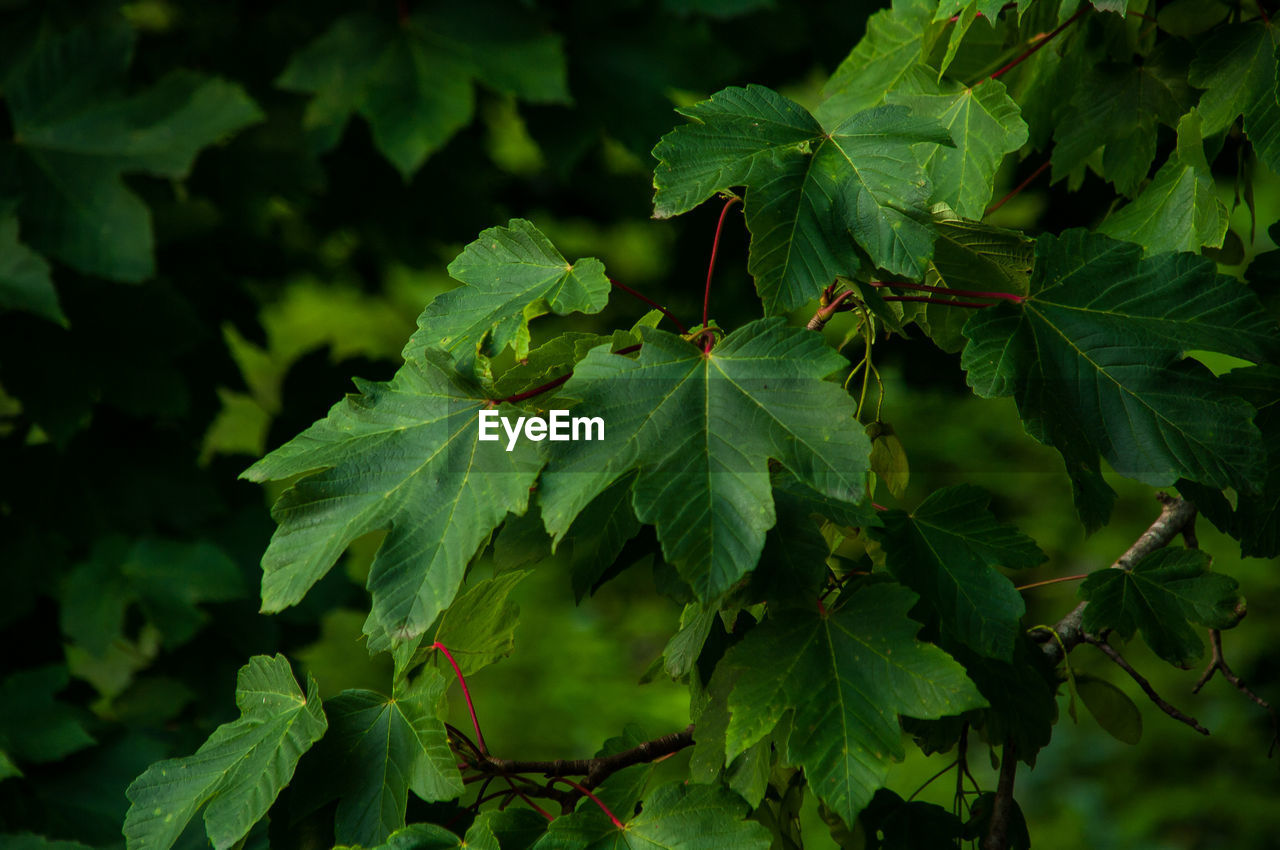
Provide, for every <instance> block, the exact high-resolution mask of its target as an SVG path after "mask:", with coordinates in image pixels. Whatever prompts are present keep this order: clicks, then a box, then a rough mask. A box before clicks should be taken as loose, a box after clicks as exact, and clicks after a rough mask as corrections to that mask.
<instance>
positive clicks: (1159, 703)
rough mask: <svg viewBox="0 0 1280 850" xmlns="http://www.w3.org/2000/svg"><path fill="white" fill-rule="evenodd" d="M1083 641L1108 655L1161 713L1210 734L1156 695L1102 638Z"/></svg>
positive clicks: (1142, 678) (1144, 680) (1200, 731)
mask: <svg viewBox="0 0 1280 850" xmlns="http://www.w3.org/2000/svg"><path fill="white" fill-rule="evenodd" d="M1083 640H1084V642H1085V643H1089V644H1092V645H1093V646H1096V647H1097V648H1098V649H1100V650H1102V651H1103V653H1104V654H1106V656H1107V657H1108V658H1110V659H1111V660H1112V661H1114V662H1115V663H1116V666H1117V667H1119V668H1120V669H1121V670H1123V671H1124V672H1126V673H1128V674H1129V678H1131V679H1133V681H1135V682H1137V683H1138V687H1140V688H1142V691H1143V693H1145V694H1146V695H1147V696H1148V697H1150V698H1151V701H1152V702H1154V703H1155V704H1156V707H1157V708H1159V709H1160V710H1161V711H1163V712H1164V713H1165V714H1167V715H1169V716H1170V717H1172V718H1173V719H1174V720H1177V721H1179V722H1180V723H1185V724H1187V725H1188V726H1190V727H1191V728H1192V729H1194V730H1196V731H1197V732H1199V733H1200V734H1201V735H1208V734H1209V730H1208V729H1206V728H1204V727H1203V726H1201V725H1200V724H1199V722H1197V721H1196V719H1195V718H1194V717H1191V716H1190V715H1187V714H1183V713H1182V712H1181V711H1179V710H1178V709H1177V708H1176V707H1174V706H1173V705H1171V704H1169V703H1168V702H1166V701H1165V699H1164V698H1163V697H1161V696H1160V695H1159V694H1158V693H1156V689H1155V688H1153V687H1151V683H1150V682H1148V681H1147V680H1146V678H1145V677H1144V676H1143V675H1142V674H1141V673H1139V672H1138V671H1137V670H1135V669H1133V665H1131V664H1130V663H1129V662H1128V661H1125V660H1124V656H1123V655H1121V654H1120V652H1119V650H1117V649H1116V648H1115V647H1114V646H1112V645H1111V644H1109V643H1107V642H1106V641H1105V640H1102V639H1101V638H1097V637H1094V636H1093V635H1089V634H1086V635H1084V637H1083Z"/></svg>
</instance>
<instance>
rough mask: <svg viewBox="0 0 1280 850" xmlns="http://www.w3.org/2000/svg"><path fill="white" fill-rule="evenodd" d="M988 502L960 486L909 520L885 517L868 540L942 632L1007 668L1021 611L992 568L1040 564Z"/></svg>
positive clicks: (1041, 557)
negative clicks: (932, 615) (935, 617)
mask: <svg viewBox="0 0 1280 850" xmlns="http://www.w3.org/2000/svg"><path fill="white" fill-rule="evenodd" d="M990 498H991V497H990V496H989V495H988V494H987V493H986V492H985V491H983V490H981V489H980V488H978V487H974V486H971V485H967V484H962V485H960V486H958V487H948V488H946V489H944V490H938V491H937V492H935V493H933V494H932V495H931V496H929V498H927V499H925V500H924V502H922V503H921V504H920V507H918V508H916V509H915V510H914V511H912V512H911V513H909V514H908V513H906V512H905V511H894V510H891V511H885V512H884V513H883V515H882V516H881V520H882V521H883V522H884V527H883V528H880V529H871V531H870V533H871V536H872V537H873V538H874V539H876V540H878V541H879V542H880V545H881V546H882V547H883V548H884V552H885V565H886V566H887V567H888V568H889V571H890V572H891V573H893V575H894V577H895V578H897V579H898V581H900V582H902V583H903V584H905V585H906V586H907V587H910V588H911V589H912V590H914V591H915V592H916V593H918V594H920V597H921V599H923V601H924V602H925V603H926V604H927V605H928V607H929V608H931V609H932V610H933V611H934V612H936V613H937V615H938V616H939V617H940V618H941V620H942V628H943V630H944V632H946V633H948V634H949V635H950V636H952V637H954V638H955V639H957V640H959V641H961V642H962V643H965V644H967V645H968V646H969V647H971V648H972V649H974V650H975V651H977V652H979V653H980V654H982V655H988V656H991V657H993V658H1003V659H1005V660H1010V659H1011V658H1012V656H1013V645H1014V640H1015V639H1016V638H1017V636H1018V634H1019V632H1020V630H1021V626H1020V622H1021V619H1022V615H1023V613H1025V611H1026V606H1025V605H1024V604H1023V602H1022V596H1021V595H1020V594H1019V593H1018V591H1016V590H1014V587H1013V582H1011V581H1009V579H1007V578H1006V577H1005V576H1003V575H1001V574H1000V573H999V572H997V571H996V570H995V567H1007V568H1009V569H1028V568H1030V567H1034V566H1036V565H1037V564H1040V563H1043V562H1044V561H1045V560H1047V557H1048V556H1046V555H1045V554H1044V553H1043V552H1042V551H1040V547H1038V546H1037V545H1036V544H1035V541H1034V540H1032V539H1031V538H1030V537H1027V536H1026V535H1025V534H1022V533H1021V532H1019V531H1018V530H1017V529H1015V528H1013V527H1012V526H1009V525H1004V524H1003V523H1000V522H998V521H997V520H996V518H995V517H994V516H992V514H991V512H990V511H989V510H988V509H987V503H988V501H990Z"/></svg>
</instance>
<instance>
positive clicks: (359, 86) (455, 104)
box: [276, 2, 569, 180]
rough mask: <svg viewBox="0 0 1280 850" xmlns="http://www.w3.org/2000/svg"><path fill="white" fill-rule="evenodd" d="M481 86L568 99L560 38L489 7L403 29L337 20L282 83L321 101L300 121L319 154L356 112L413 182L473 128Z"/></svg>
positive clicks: (416, 17)
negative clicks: (447, 145) (429, 161)
mask: <svg viewBox="0 0 1280 850" xmlns="http://www.w3.org/2000/svg"><path fill="white" fill-rule="evenodd" d="M475 82H483V83H484V84H485V85H487V86H489V87H490V88H493V89H496V90H498V91H500V92H503V93H506V94H511V95H515V96H517V97H520V98H522V99H524V100H528V101H532V102H537V103H564V102H567V101H568V99H569V93H568V89H567V87H566V68H565V59H564V55H563V53H562V51H561V48H560V39H559V37H558V36H555V35H553V34H551V33H548V32H543V31H542V30H541V27H540V25H539V24H538V22H537V20H536V19H535V17H534V16H533V15H532V14H531V13H529V12H527V11H525V10H522V9H519V8H518V7H514V8H513V7H512V6H510V5H507V4H499V3H493V2H475V3H467V4H462V5H457V4H444V5H440V4H437V5H436V6H435V8H433V9H432V10H431V11H430V12H422V11H415V12H413V14H411V15H410V16H409V17H408V18H407V19H406V20H403V21H401V22H399V23H397V22H396V20H395V18H394V16H392V15H390V14H387V15H374V14H366V13H363V12H356V13H354V14H350V15H346V16H344V17H341V18H338V20H337V21H335V22H334V24H333V26H331V27H330V28H329V30H328V31H327V32H325V33H324V34H323V35H322V36H320V37H319V38H318V39H316V40H315V41H314V42H313V43H312V44H310V45H308V46H307V47H305V48H303V49H302V50H300V51H299V52H298V53H297V54H295V55H294V57H293V58H292V59H291V60H290V62H289V65H288V67H286V68H285V69H284V72H283V73H282V74H281V75H280V77H279V78H278V79H277V80H276V85H278V86H280V87H281V88H284V89H288V90H290V91H297V92H306V93H308V94H313V95H315V97H314V98H312V100H311V101H310V103H308V104H307V111H306V114H305V115H304V116H303V127H304V129H305V130H306V131H307V133H308V135H309V136H310V139H311V143H312V146H313V147H314V149H315V150H317V151H328V150H330V149H332V148H333V147H335V146H336V145H337V144H338V141H339V140H340V139H341V138H342V132H343V130H344V128H345V127H346V125H347V122H348V121H349V120H350V119H351V116H352V115H353V114H359V115H360V116H361V117H362V118H364V119H365V120H366V121H368V122H369V127H370V129H371V130H372V132H373V142H374V144H375V145H376V146H377V148H378V150H379V151H381V152H382V154H383V156H385V157H386V158H387V159H388V160H389V161H390V162H391V164H392V165H394V166H395V167H396V168H397V169H398V170H399V171H400V174H401V176H402V177H403V178H404V179H405V180H408V179H409V178H410V177H412V176H413V175H414V173H415V172H417V170H418V169H419V168H420V167H421V166H422V163H423V162H425V161H426V159H427V157H428V156H430V155H431V154H432V153H434V152H435V151H437V150H439V149H440V148H441V147H442V146H443V145H444V143H445V142H447V141H448V140H449V139H450V138H451V137H452V136H453V135H454V133H456V132H457V131H458V130H460V129H461V128H462V127H465V126H466V125H467V124H469V123H471V118H472V114H473V113H474V111H475V93H474V91H473V87H474V83H475Z"/></svg>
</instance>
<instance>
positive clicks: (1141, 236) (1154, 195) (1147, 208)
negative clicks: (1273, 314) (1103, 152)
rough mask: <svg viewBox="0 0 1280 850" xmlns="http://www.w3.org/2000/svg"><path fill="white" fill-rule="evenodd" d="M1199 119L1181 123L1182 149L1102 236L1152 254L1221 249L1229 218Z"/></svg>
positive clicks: (1110, 222) (1189, 118) (1105, 226)
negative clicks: (1219, 195)
mask: <svg viewBox="0 0 1280 850" xmlns="http://www.w3.org/2000/svg"><path fill="white" fill-rule="evenodd" d="M1200 126H1201V121H1200V116H1199V114H1198V113H1197V111H1196V110H1194V109H1193V110H1191V111H1190V112H1188V113H1187V114H1186V115H1184V116H1182V118H1181V119H1180V120H1179V121H1178V148H1177V150H1175V151H1174V152H1173V153H1172V154H1170V156H1169V161H1168V162H1166V163H1165V164H1164V165H1163V166H1161V168H1160V170H1159V171H1157V172H1156V176H1155V177H1154V178H1153V179H1152V181H1151V183H1150V184H1148V185H1147V186H1146V188H1144V189H1143V190H1142V193H1141V194H1140V195H1138V197H1137V198H1136V199H1135V200H1134V201H1133V202H1132V203H1130V204H1127V205H1126V206H1124V207H1123V208H1121V209H1120V210H1118V211H1117V212H1116V213H1115V214H1114V215H1111V216H1109V217H1108V218H1107V220H1106V221H1104V222H1103V223H1102V225H1101V226H1100V227H1099V228H1098V232H1099V233H1105V234H1107V235H1108V236H1114V237H1115V238H1117V239H1124V240H1127V241H1129V242H1136V243H1138V244H1139V245H1141V246H1142V248H1143V250H1144V251H1145V252H1146V253H1148V254H1158V253H1161V252H1163V251H1189V252H1196V251H1199V250H1200V248H1201V246H1204V245H1207V246H1210V247H1213V248H1218V247H1221V246H1222V241H1223V239H1224V238H1225V237H1226V235H1227V225H1228V224H1229V221H1228V219H1229V214H1228V212H1227V207H1226V205H1225V204H1223V203H1222V201H1220V200H1218V196H1217V193H1216V192H1215V190H1214V182H1213V172H1212V171H1211V170H1210V168H1209V161H1208V159H1206V158H1205V155H1204V142H1203V138H1202V136H1201V133H1200Z"/></svg>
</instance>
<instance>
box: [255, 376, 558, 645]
mask: <svg viewBox="0 0 1280 850" xmlns="http://www.w3.org/2000/svg"><path fill="white" fill-rule="evenodd" d="M357 386H358V387H359V388H360V390H361V394H360V395H352V396H348V397H347V399H346V400H344V401H340V402H338V403H337V404H335V405H334V406H333V407H332V408H331V409H330V410H329V415H328V416H327V417H326V418H324V419H322V420H320V421H318V422H316V423H315V424H314V425H312V426H311V427H310V428H308V429H307V430H306V431H304V432H302V433H301V434H299V435H298V436H297V437H295V438H294V439H293V440H291V441H289V442H288V443H286V444H285V445H283V446H281V447H280V448H278V449H276V450H275V451H274V452H272V453H271V454H269V455H267V456H266V457H264V458H263V459H262V460H260V461H258V462H257V463H255V464H254V465H253V466H251V467H250V468H249V469H248V470H246V471H245V472H244V473H243V474H242V477H244V478H248V479H250V480H252V481H270V480H278V479H282V478H290V477H292V476H295V475H299V474H305V475H304V477H303V478H302V479H300V480H299V481H298V482H297V483H295V484H294V485H293V486H291V487H290V488H289V489H288V490H286V491H285V492H284V494H283V495H281V497H280V499H279V500H278V501H277V502H276V504H275V507H274V508H273V510H272V515H273V516H274V517H275V519H276V521H277V522H278V523H279V527H278V528H277V529H276V532H275V534H274V535H273V536H272V538H271V544H270V545H269V546H268V547H267V551H266V553H265V554H264V555H263V558H262V565H263V571H264V572H263V578H262V607H263V610H264V611H268V612H272V611H279V610H282V609H283V608H286V607H288V606H290V605H293V604H295V603H297V602H298V601H299V600H300V599H302V597H303V596H304V595H305V594H306V592H307V590H308V589H309V588H310V587H311V586H312V585H313V584H315V583H316V582H317V581H318V580H319V579H320V578H321V577H322V576H323V575H324V574H325V573H326V572H328V570H329V569H330V568H331V567H332V566H333V564H334V562H335V561H336V560H337V558H338V556H339V555H341V554H342V552H343V551H344V550H345V549H346V547H347V545H348V544H349V543H351V541H353V540H355V539H356V538H357V537H360V536H362V535H364V534H368V533H369V532H371V531H376V530H379V529H387V530H388V534H387V538H386V540H385V541H384V542H383V544H382V546H381V547H380V548H379V549H378V554H377V556H376V557H375V558H374V561H373V566H372V569H371V570H370V573H369V581H368V587H369V590H370V591H371V592H372V594H373V610H372V614H371V618H372V620H373V621H374V622H375V623H376V624H377V626H378V627H380V628H381V629H383V630H384V631H386V632H387V633H388V634H389V636H390V637H391V639H392V641H393V642H395V643H400V642H403V641H406V640H410V639H412V638H414V637H416V636H418V635H421V634H422V633H423V632H424V631H425V630H426V629H427V627H428V626H430V625H431V623H432V621H433V620H435V618H436V615H438V614H439V613H440V612H441V611H443V610H444V609H445V608H446V607H448V606H449V603H451V602H452V601H453V598H454V595H455V594H456V593H457V590H458V585H459V583H460V582H461V581H462V576H463V573H464V571H465V570H466V566H467V563H468V562H469V561H470V560H471V557H472V556H473V555H474V554H475V553H476V550H477V549H478V548H479V547H480V546H481V544H483V543H484V542H485V541H486V540H487V539H488V538H489V535H490V534H491V533H492V532H493V530H494V529H495V528H497V527H498V525H499V524H500V523H501V522H502V521H503V519H504V518H505V517H506V515H507V512H508V511H510V512H513V513H523V512H524V511H525V509H526V507H527V506H528V502H529V488H530V487H531V486H532V485H533V482H534V480H535V479H536V478H537V474H538V470H539V469H540V468H541V465H542V462H541V460H540V459H539V458H538V452H537V451H536V448H535V446H534V444H532V443H530V442H528V441H525V440H521V441H518V442H517V444H516V446H515V448H514V450H513V451H510V452H508V451H506V450H505V444H504V443H503V442H502V441H496V442H488V441H480V440H478V439H477V438H478V432H479V428H478V420H479V413H480V411H481V410H485V409H488V408H489V401H488V399H486V398H485V396H484V394H483V393H482V392H481V391H480V389H479V388H478V387H477V386H475V385H474V384H472V383H469V382H468V381H466V380H465V379H464V378H462V377H461V376H459V375H458V374H457V373H456V372H455V371H454V370H453V366H452V363H451V361H450V360H449V358H448V355H446V354H444V353H443V352H438V351H427V352H426V353H425V355H424V356H423V357H422V358H421V359H419V360H414V361H410V362H408V363H406V364H405V365H404V366H402V367H401V368H400V371H399V372H397V373H396V375H395V377H394V378H392V380H391V381H389V382H387V383H369V382H365V381H360V382H357ZM499 411H500V413H501V414H502V415H508V416H509V415H513V414H514V413H515V411H514V409H512V408H508V407H501V408H499Z"/></svg>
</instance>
